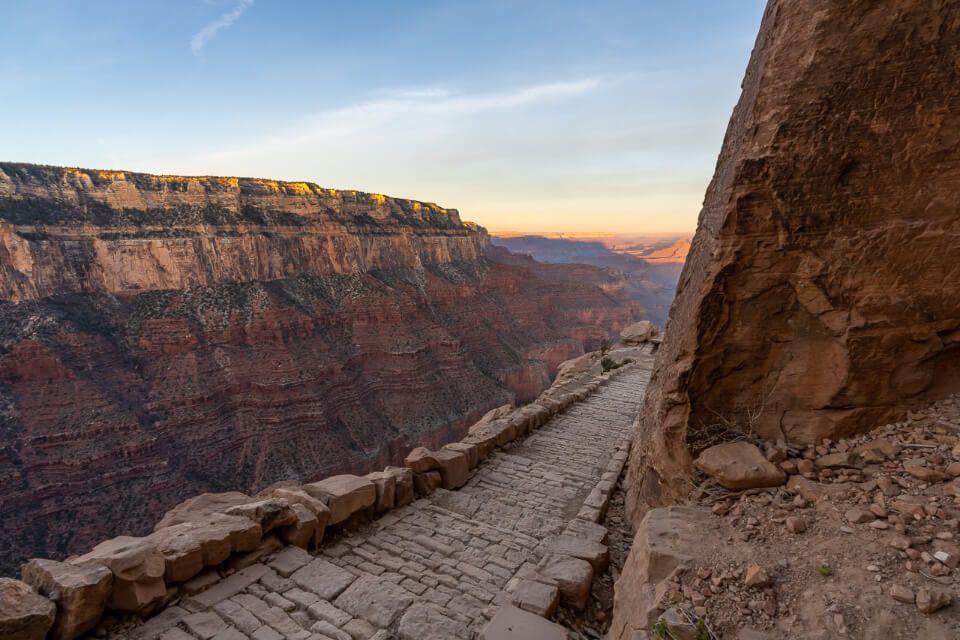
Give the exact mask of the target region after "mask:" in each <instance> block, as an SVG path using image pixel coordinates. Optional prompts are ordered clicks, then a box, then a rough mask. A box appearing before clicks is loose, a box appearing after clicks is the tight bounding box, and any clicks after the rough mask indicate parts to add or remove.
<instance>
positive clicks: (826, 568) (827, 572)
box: [817, 564, 833, 578]
mask: <svg viewBox="0 0 960 640" xmlns="http://www.w3.org/2000/svg"><path fill="white" fill-rule="evenodd" d="M817 573H819V574H820V575H821V576H823V577H824V578H829V577H830V576H832V575H833V569H831V568H830V565H826V564H822V565H820V566H819V567H817Z"/></svg>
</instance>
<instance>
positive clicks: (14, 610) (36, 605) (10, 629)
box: [0, 578, 57, 640]
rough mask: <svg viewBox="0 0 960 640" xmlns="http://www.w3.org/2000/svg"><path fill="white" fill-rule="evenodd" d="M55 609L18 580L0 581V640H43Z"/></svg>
mask: <svg viewBox="0 0 960 640" xmlns="http://www.w3.org/2000/svg"><path fill="white" fill-rule="evenodd" d="M56 611H57V608H56V606H54V604H53V603H52V602H50V601H49V600H47V599H46V598H44V597H43V596H40V595H37V593H36V592H34V590H33V589H31V588H30V586H29V585H27V584H24V583H23V582H20V581H19V580H11V579H10V578H0V638H3V640H43V639H44V638H46V636H47V632H48V631H49V630H50V627H51V626H53V619H54V615H55V614H56Z"/></svg>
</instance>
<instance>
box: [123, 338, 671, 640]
mask: <svg viewBox="0 0 960 640" xmlns="http://www.w3.org/2000/svg"><path fill="white" fill-rule="evenodd" d="M651 363H652V356H646V357H645V358H644V359H643V361H641V362H638V363H637V364H635V365H633V366H632V367H631V368H630V369H629V370H627V371H624V372H623V373H622V375H620V376H618V377H616V378H613V379H612V380H611V381H610V382H608V383H607V384H606V385H604V386H603V387H601V388H600V389H598V390H597V391H596V392H595V393H594V394H592V395H591V396H590V397H588V398H587V399H586V400H584V401H582V402H580V403H577V404H576V405H573V406H571V407H570V408H569V409H568V410H567V411H566V412H565V413H562V414H560V415H558V416H555V417H554V418H553V419H552V420H551V421H550V422H548V423H547V424H545V425H544V426H543V427H541V428H540V429H538V430H536V431H534V432H532V433H531V434H530V435H529V436H527V437H526V438H525V439H523V440H517V441H516V443H514V444H513V445H512V446H510V447H509V448H508V449H507V450H506V451H498V452H496V453H494V454H493V455H491V456H490V457H489V458H488V459H487V460H486V461H485V462H483V463H482V464H481V465H480V466H479V467H477V469H476V470H475V471H474V475H473V477H472V478H471V479H470V481H469V482H468V483H467V485H466V486H464V487H463V488H461V489H459V490H457V491H444V490H438V491H437V492H436V493H435V494H433V495H432V496H430V497H429V498H423V499H420V500H417V501H416V502H414V503H412V504H410V505H408V506H406V507H401V508H399V509H395V510H393V511H391V512H389V513H388V514H386V515H384V516H383V517H381V518H380V519H378V520H376V521H374V522H373V523H371V524H370V525H368V526H366V527H364V528H362V529H361V530H359V531H356V532H353V533H351V534H349V535H348V536H344V537H342V538H340V539H339V540H337V541H336V542H334V543H333V544H327V545H325V546H323V547H322V548H321V549H319V551H318V552H317V554H316V555H311V554H309V553H307V552H305V551H303V550H301V549H299V548H296V547H287V548H285V549H283V550H282V551H280V552H279V553H277V554H276V555H274V556H273V557H272V558H268V559H266V560H265V561H264V562H263V563H261V564H255V565H253V566H250V567H248V568H246V569H243V570H242V571H239V572H237V573H235V574H233V575H232V576H229V577H228V578H225V579H223V580H221V581H220V582H218V583H216V584H214V585H212V586H211V587H210V588H209V589H207V590H206V591H202V592H200V593H198V594H196V595H194V596H190V597H188V598H184V599H183V600H181V601H180V603H179V604H178V605H176V606H173V607H169V608H167V609H166V610H165V611H163V612H162V613H160V614H159V615H158V616H156V617H154V618H152V619H150V620H148V621H147V622H146V623H145V624H144V625H142V626H140V627H137V628H135V629H133V630H130V631H127V632H126V634H127V635H126V636H125V637H129V638H137V639H139V640H155V639H157V638H160V639H162V640H196V639H199V640H210V639H212V638H215V639H216V640H246V639H248V638H252V639H253V640H284V639H285V640H328V639H332V640H358V639H359V640H369V639H375V640H388V639H392V638H399V639H402V640H441V639H443V640H449V639H452V638H470V637H471V634H472V633H475V632H477V631H479V630H480V629H481V628H483V626H484V625H485V624H486V623H487V622H488V620H490V618H491V617H492V616H493V615H494V614H495V612H496V610H497V607H498V606H499V605H500V604H502V603H505V602H508V601H509V598H510V596H509V594H507V593H506V592H505V588H506V587H507V584H508V582H510V581H511V579H512V578H514V577H515V576H523V575H528V572H530V571H532V570H533V568H534V567H535V566H536V563H537V561H538V560H539V558H540V556H541V555H542V554H543V551H544V550H543V548H542V545H543V541H544V540H546V539H547V538H548V537H549V536H555V535H557V534H563V533H573V534H576V532H577V530H578V528H579V527H581V526H583V524H584V521H583V520H580V519H578V518H577V514H578V512H580V510H581V508H583V507H584V504H585V502H586V503H587V504H589V500H590V498H591V496H592V492H594V489H595V488H596V487H597V486H598V484H603V483H610V482H615V481H616V478H615V477H614V478H611V477H610V476H611V475H614V474H611V473H610V472H609V466H610V464H611V460H614V461H615V462H619V463H620V466H621V467H622V461H623V460H625V458H626V448H627V447H628V445H629V441H630V437H631V432H632V425H633V421H634V418H635V417H636V415H637V412H638V411H639V408H640V402H641V401H642V398H643V393H644V389H645V386H646V382H647V380H648V379H649V375H650V368H651ZM617 468H619V467H617Z"/></svg>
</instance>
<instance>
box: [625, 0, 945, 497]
mask: <svg viewBox="0 0 960 640" xmlns="http://www.w3.org/2000/svg"><path fill="white" fill-rule="evenodd" d="M958 34H960V5H958V4H957V3H954V2H948V1H943V0H939V1H938V0H934V1H926V0H907V1H905V2H898V3H877V2H872V1H870V0H854V1H851V2H835V1H833V0H813V1H811V2H787V1H785V0H771V2H770V3H769V5H768V7H767V10H766V14H765V16H764V19H763V24H762V27H761V31H760V35H759V37H758V40H757V43H756V47H755V49H754V52H753V57H752V60H751V62H750V65H749V68H748V69H747V73H746V77H745V79H744V84H743V95H742V97H741V99H740V103H739V104H738V105H737V107H736V110H735V111H734V114H733V117H732V119H731V122H730V126H729V129H728V131H727V135H726V139H725V141H724V145H723V149H722V151H721V154H720V158H719V161H718V164H717V168H716V174H715V176H714V179H713V182H712V183H711V185H710V187H709V189H708V191H707V194H706V200H705V203H704V208H703V210H702V212H701V214H700V221H699V228H698V231H697V235H696V238H695V240H694V242H693V248H692V251H691V253H690V256H689V258H688V261H687V263H686V266H685V269H684V272H683V275H682V276H681V280H680V286H679V290H678V294H677V298H676V300H675V302H674V304H673V307H672V310H671V314H670V321H669V325H668V327H667V331H666V336H665V339H664V343H663V346H662V348H661V351H660V353H659V355H658V363H657V371H656V374H655V376H654V380H653V382H652V383H651V385H650V387H649V391H648V394H647V398H646V406H645V409H644V411H643V412H642V416H641V419H640V430H639V433H640V437H639V438H638V440H637V442H635V444H634V450H633V464H632V465H631V477H632V482H633V486H632V490H631V494H630V500H629V504H630V506H631V507H633V510H634V512H635V513H637V514H639V513H640V512H641V511H642V508H641V505H643V504H656V503H660V502H664V501H667V499H668V498H669V497H670V496H671V495H676V494H677V493H679V492H681V491H682V490H683V478H684V476H686V475H687V473H688V471H689V463H690V459H689V455H688V453H687V449H686V444H687V442H686V440H687V436H689V434H690V432H692V431H697V430H701V429H702V428H704V427H709V426H710V425H713V424H717V423H727V422H729V423H736V424H739V425H740V427H741V428H744V427H747V428H752V429H753V430H755V432H758V433H760V434H762V435H764V436H768V437H786V438H787V439H789V440H792V441H800V442H811V441H814V440H817V439H819V438H823V437H833V438H835V437H840V436H844V435H847V434H851V433H853V432H857V431H860V430H863V429H866V428H869V427H872V426H875V425H878V424H882V423H884V422H886V421H889V420H890V419H893V418H896V416H897V415H898V414H899V412H901V411H902V410H904V409H905V408H907V407H911V406H915V405H918V404H922V403H926V402H927V401H929V400H931V399H934V398H938V397H942V396H945V395H947V394H948V393H950V392H955V391H957V390H958V389H960V295H958V294H960V278H958V275H960V212H958V202H957V197H956V194H957V191H958V186H960V36H958Z"/></svg>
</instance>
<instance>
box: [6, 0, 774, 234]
mask: <svg viewBox="0 0 960 640" xmlns="http://www.w3.org/2000/svg"><path fill="white" fill-rule="evenodd" d="M764 4H765V0H670V1H669V2H664V1H663V0H591V1H589V2H587V1H585V0H469V1H467V0H462V1H461V0H351V1H350V2H334V1H332V0H163V1H162V2H161V1H158V0H123V1H119V0H118V1H111V0H100V1H98V2H76V1H75V0H4V3H3V12H2V17H0V105H2V106H0V160H9V161H22V162H35V163H40V164H51V165H67V166H78V167H86V168H97V169H125V170H130V171H145V172H150V173H164V174H186V175H238V176H253V177H262V178H275V179H283V180H306V181H310V182H316V183H318V184H320V185H322V186H324V187H333V188H338V189H358V190H362V191H371V192H375V193H383V194H387V195H392V196H397V197H406V198H414V199H418V200H425V201H430V202H437V203H439V204H441V205H442V206H445V207H452V208H457V209H459V210H460V212H461V215H462V217H463V218H464V219H466V220H472V221H475V222H478V223H480V224H482V225H484V226H486V227H487V228H489V229H491V230H494V231H507V230H510V231H554V232H557V231H564V232H574V231H577V232H590V231H597V232H619V233H673V232H689V231H692V230H693V229H694V228H695V226H696V219H697V214H698V213H699V210H700V206H701V203H702V201H703V195H704V192H705V190H706V187H707V183H708V182H709V180H710V178H711V176H712V173H713V169H714V165H715V163H716V157H717V154H718V152H719V150H720V145H721V142H722V139H723V134H724V131H725V129H726V125H727V120H728V119H729V117H730V113H731V111H732V109H733V106H734V105H735V103H736V101H737V99H738V98H739V94H740V83H741V80H742V78H743V73H744V70H745V68H746V64H747V61H748V59H749V56H750V51H751V48H752V47H753V43H754V40H755V38H756V32H757V28H758V26H759V22H760V18H761V14H762V12H763V6H764Z"/></svg>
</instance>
